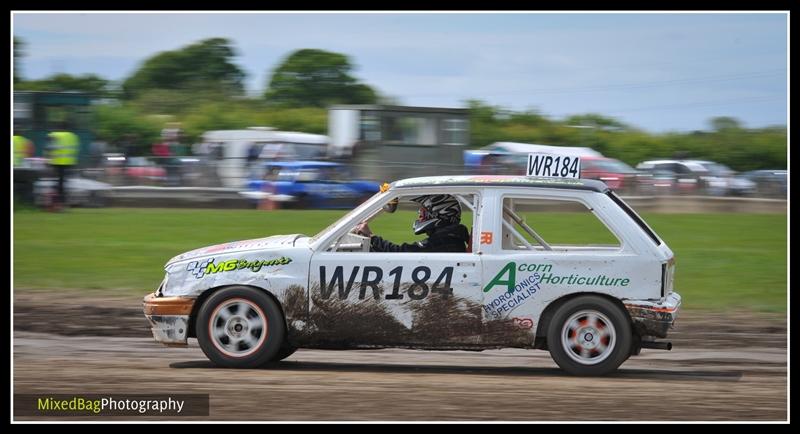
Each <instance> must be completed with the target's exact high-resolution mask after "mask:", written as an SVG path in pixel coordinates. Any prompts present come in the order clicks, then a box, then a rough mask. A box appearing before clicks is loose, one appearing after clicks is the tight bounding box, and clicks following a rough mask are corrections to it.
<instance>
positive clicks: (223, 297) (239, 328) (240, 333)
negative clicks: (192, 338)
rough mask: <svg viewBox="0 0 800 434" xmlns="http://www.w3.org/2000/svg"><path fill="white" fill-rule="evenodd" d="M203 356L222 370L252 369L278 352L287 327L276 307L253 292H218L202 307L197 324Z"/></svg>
mask: <svg viewBox="0 0 800 434" xmlns="http://www.w3.org/2000/svg"><path fill="white" fill-rule="evenodd" d="M196 324H197V325H196V333H197V341H198V343H199V344H200V348H201V349H202V350H203V352H204V353H205V355H206V356H207V357H208V358H209V360H211V361H212V362H214V363H215V364H217V365H219V366H222V367H225V368H255V367H258V366H261V365H264V364H266V363H268V362H269V361H271V360H272V359H273V358H274V357H275V356H276V355H277V354H278V352H279V351H280V350H281V348H282V346H283V340H284V336H285V334H286V326H285V324H284V321H283V315H282V314H281V310H280V308H279V307H278V305H277V304H276V303H275V302H274V301H273V300H272V298H270V297H269V296H268V295H267V294H266V293H264V292H263V291H261V290H258V289H255V288H248V287H231V288H226V289H222V290H219V291H217V292H216V293H214V294H212V295H211V296H210V297H209V298H208V299H207V300H206V301H205V303H203V306H202V307H201V308H200V311H199V312H198V316H197V321H196Z"/></svg>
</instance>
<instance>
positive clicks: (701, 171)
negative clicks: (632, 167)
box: [636, 160, 724, 194]
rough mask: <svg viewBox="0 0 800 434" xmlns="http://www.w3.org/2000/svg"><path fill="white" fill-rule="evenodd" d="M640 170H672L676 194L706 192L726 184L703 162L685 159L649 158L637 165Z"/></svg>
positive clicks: (649, 171)
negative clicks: (713, 175) (715, 176)
mask: <svg viewBox="0 0 800 434" xmlns="http://www.w3.org/2000/svg"><path fill="white" fill-rule="evenodd" d="M636 168H637V169H638V170H641V171H643V172H648V173H654V172H657V171H658V172H662V173H665V172H670V173H673V174H674V175H675V188H674V189H673V192H674V193H676V194H705V193H706V192H707V191H708V190H710V191H714V190H715V189H719V188H721V187H722V186H724V182H723V181H721V180H718V179H716V178H714V177H712V176H711V173H710V172H709V171H708V169H707V168H706V167H704V166H703V165H702V164H700V163H697V162H694V161H684V160H649V161H643V162H641V163H639V164H638V165H636Z"/></svg>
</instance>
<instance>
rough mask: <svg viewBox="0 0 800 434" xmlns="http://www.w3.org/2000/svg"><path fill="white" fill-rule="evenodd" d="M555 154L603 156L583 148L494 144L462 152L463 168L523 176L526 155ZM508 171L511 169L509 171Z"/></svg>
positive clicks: (488, 173)
mask: <svg viewBox="0 0 800 434" xmlns="http://www.w3.org/2000/svg"><path fill="white" fill-rule="evenodd" d="M537 152H545V153H547V152H557V153H559V154H565V155H572V156H579V157H581V159H582V160H583V159H584V158H588V157H603V154H601V153H599V152H597V151H595V150H593V149H591V148H585V147H575V146H552V145H536V144H531V143H517V142H495V143H492V144H491V145H488V146H484V147H483V148H480V149H470V150H467V151H464V167H465V169H466V172H467V173H471V174H485V175H490V174H504V175H508V174H510V173H516V174H520V175H524V174H525V164H527V162H528V154H532V153H537ZM509 169H512V170H511V171H510V170H509Z"/></svg>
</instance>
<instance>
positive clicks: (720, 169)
mask: <svg viewBox="0 0 800 434" xmlns="http://www.w3.org/2000/svg"><path fill="white" fill-rule="evenodd" d="M689 161H690V162H694V163H698V164H700V165H702V166H703V167H705V168H706V169H707V170H708V173H709V174H710V176H708V177H707V178H706V188H707V191H708V193H709V194H711V195H714V196H752V195H753V194H755V192H756V183H755V182H753V181H751V180H749V179H747V178H743V177H740V176H736V172H735V171H734V170H732V169H731V168H730V167H728V166H726V165H724V164H720V163H715V162H713V161H706V160H689Z"/></svg>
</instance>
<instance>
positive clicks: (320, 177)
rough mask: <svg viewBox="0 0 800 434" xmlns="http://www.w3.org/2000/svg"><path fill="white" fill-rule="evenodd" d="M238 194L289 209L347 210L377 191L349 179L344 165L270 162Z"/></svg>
mask: <svg viewBox="0 0 800 434" xmlns="http://www.w3.org/2000/svg"><path fill="white" fill-rule="evenodd" d="M262 169H263V175H262V176H260V177H259V179H251V180H250V181H248V183H247V190H246V191H244V192H242V195H243V196H245V197H249V198H251V199H253V200H254V201H260V200H264V199H268V200H271V201H274V202H278V203H280V204H282V206H284V207H290V208H350V207H353V206H355V205H358V204H360V203H361V202H363V201H365V200H366V199H368V198H369V197H371V196H372V195H373V194H375V193H376V192H378V189H379V187H380V186H379V185H378V184H377V183H375V182H370V181H358V180H356V181H353V180H351V176H350V171H349V169H348V167H347V166H345V165H343V164H340V163H334V162H327V161H287V162H280V161H278V162H270V163H265V164H263V166H262ZM259 174H260V173H259Z"/></svg>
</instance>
